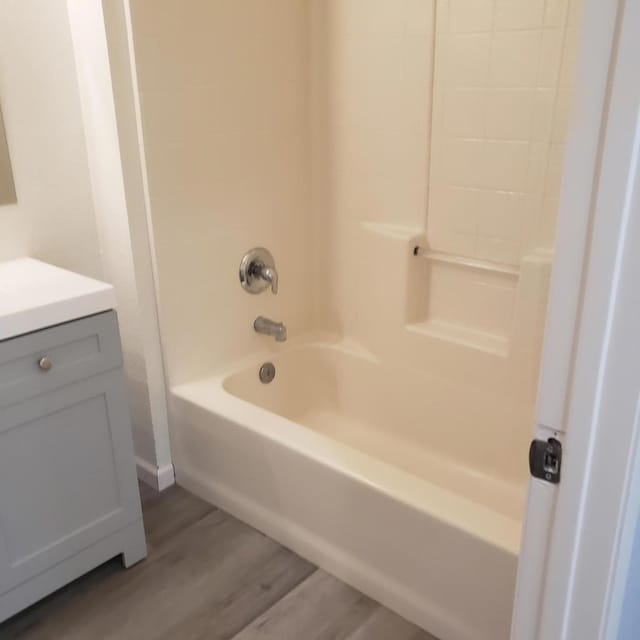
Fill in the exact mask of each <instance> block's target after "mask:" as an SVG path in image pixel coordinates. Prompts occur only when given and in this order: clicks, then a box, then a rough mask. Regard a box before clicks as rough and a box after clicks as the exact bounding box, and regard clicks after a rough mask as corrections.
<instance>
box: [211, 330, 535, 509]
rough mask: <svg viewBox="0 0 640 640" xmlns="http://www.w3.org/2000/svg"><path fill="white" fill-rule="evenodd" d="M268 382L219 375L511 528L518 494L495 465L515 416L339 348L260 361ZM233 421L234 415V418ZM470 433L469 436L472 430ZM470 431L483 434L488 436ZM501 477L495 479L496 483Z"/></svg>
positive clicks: (241, 393)
mask: <svg viewBox="0 0 640 640" xmlns="http://www.w3.org/2000/svg"><path fill="white" fill-rule="evenodd" d="M263 357H264V358H266V360H265V361H267V362H272V363H273V364H274V365H275V368H276V376H275V378H274V380H273V381H272V382H271V383H268V384H265V383H262V382H261V381H260V378H259V375H258V372H259V367H260V366H261V364H262V363H263V362H262V361H260V360H259V359H257V360H255V361H249V362H245V363H244V364H243V365H241V366H238V367H237V369H236V370H234V371H233V372H231V373H229V374H223V375H222V376H221V377H220V379H221V384H222V387H223V389H224V390H225V391H226V392H228V393H229V394H232V395H233V396H236V397H237V398H240V399H242V400H244V401H246V402H249V403H251V404H253V405H256V406H258V407H261V408H263V409H266V410H267V411H270V412H272V413H275V414H277V415H279V416H282V417H283V418H286V419H288V420H290V421H292V422H295V423H298V424H301V425H303V426H305V427H308V428H310V429H313V430H314V431H316V432H318V433H320V434H322V435H324V436H328V437H330V438H332V439H334V440H336V441H338V442H340V443H343V444H346V445H348V446H349V447H352V448H354V449H357V450H359V451H362V452H364V453H366V454H368V455H370V456H372V457H373V458H375V459H377V460H381V461H383V462H386V463H388V464H391V465H393V466H395V467H397V468H398V469H401V470H403V471H406V472H408V473H410V474H412V475H415V476H417V477H420V478H422V479H424V480H426V481H428V482H432V483H434V484H437V485H440V486H442V487H443V488H446V489H448V490H451V491H453V492H455V493H458V494H460V495H462V496H464V497H466V498H468V499H470V500H473V501H476V502H479V503H481V504H484V505H485V506H487V507H489V508H491V509H494V510H496V511H498V512H500V513H502V514H503V515H506V516H508V517H510V518H513V519H514V520H519V519H520V517H521V515H522V509H523V497H524V492H523V486H522V483H521V482H519V481H518V480H519V478H512V477H508V475H506V474H504V472H503V469H502V468H501V467H498V472H497V473H496V464H495V458H496V456H499V455H500V452H499V450H500V451H502V450H504V451H505V452H506V451H508V449H509V448H508V447H504V446H503V445H500V446H496V442H495V439H497V438H498V437H499V435H500V431H501V429H500V428H499V427H497V426H496V425H499V424H500V422H501V421H502V422H504V421H511V420H512V419H513V417H514V415H515V414H516V413H517V411H518V407H517V406H514V407H511V408H510V410H509V411H510V413H509V412H508V413H507V414H505V411H504V409H505V407H504V403H492V402H491V401H490V398H485V399H484V402H482V403H480V402H476V403H469V404H466V403H462V402H459V401H456V400H457V394H458V393H459V388H458V387H457V385H447V384H446V382H444V381H443V379H442V378H441V377H440V376H437V377H435V378H430V377H429V376H425V375H424V374H423V373H421V372H420V371H411V370H408V369H407V368H405V367H400V368H397V369H393V368H391V367H386V366H384V365H383V364H382V363H381V362H380V361H378V360H376V359H375V358H373V357H371V356H370V355H368V354H363V353H362V352H361V351H359V350H357V349H354V348H353V346H352V345H349V344H342V343H330V342H321V341H318V340H317V338H316V339H315V340H302V341H299V342H298V344H296V345H294V346H292V347H291V348H288V349H284V350H281V351H280V352H278V353H265V354H263ZM239 413H241V411H240V412H239ZM474 425H475V427H474ZM478 425H490V426H492V427H493V429H494V432H493V433H491V431H490V430H488V429H486V428H482V429H481V428H478ZM501 472H502V473H501Z"/></svg>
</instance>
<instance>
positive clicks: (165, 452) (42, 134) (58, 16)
mask: <svg viewBox="0 0 640 640" xmlns="http://www.w3.org/2000/svg"><path fill="white" fill-rule="evenodd" d="M112 4H113V3H112ZM81 6H84V8H85V9H86V10H91V8H93V9H95V10H99V11H100V10H101V5H99V4H95V3H82V4H81ZM99 17H100V20H101V12H100V14H99ZM94 26H95V25H94ZM100 26H101V28H102V32H101V33H102V41H100V40H99V39H96V38H92V33H91V32H90V30H88V29H89V25H85V24H78V22H76V23H75V27H76V29H75V33H73V34H72V29H71V24H70V22H69V15H68V11H67V2H66V0H3V1H2V2H0V104H1V106H2V111H3V116H4V121H5V127H6V133H7V139H8V144H9V151H10V154H11V160H12V167H13V173H14V178H15V183H16V191H17V199H18V202H17V204H15V205H8V206H4V207H0V260H3V259H9V258H12V257H16V256H21V255H31V256H34V257H38V258H41V259H43V260H46V261H49V262H52V263H54V264H57V265H59V266H62V267H65V268H68V269H72V270H74V271H77V272H79V273H83V274H85V275H89V276H93V277H97V278H102V279H105V280H107V281H109V282H111V283H112V284H114V286H115V288H116V297H117V300H118V317H119V322H120V330H121V335H122V342H123V352H124V358H125V374H126V378H127V387H128V391H129V402H130V407H131V412H132V425H133V435H134V441H135V448H136V454H137V455H138V456H139V458H141V459H142V460H143V463H146V467H149V468H151V469H152V470H153V469H154V468H155V467H156V466H157V465H159V466H163V465H165V466H166V465H169V466H170V454H169V446H168V436H167V435H166V406H165V405H164V395H163V393H164V381H163V370H162V362H161V358H160V363H159V364H158V359H157V358H156V360H151V362H152V363H153V364H152V366H153V367H154V371H153V376H150V375H149V374H148V371H147V366H148V365H147V352H146V349H147V347H149V343H150V342H152V341H153V340H155V342H156V350H157V352H158V353H159V352H160V346H159V337H158V335H157V332H156V333H155V334H154V333H153V331H152V330H149V329H148V327H147V326H145V328H144V329H143V320H144V319H145V318H146V317H147V316H146V315H145V313H144V312H143V311H144V310H143V311H141V308H140V302H139V300H140V296H139V291H138V288H137V286H136V280H135V277H134V273H133V260H132V257H131V239H130V233H129V225H128V220H127V204H126V202H125V201H124V197H123V194H122V188H123V187H122V181H123V176H122V167H121V162H120V156H119V149H118V139H117V131H116V129H115V119H112V121H109V118H108V116H109V109H111V113H112V112H113V94H112V90H111V85H110V84H109V87H108V92H106V93H105V92H102V93H101V92H100V89H101V86H100V80H101V79H102V80H104V79H105V77H106V78H107V79H108V71H109V66H108V63H109V60H108V58H107V50H106V45H105V43H104V25H103V23H102V22H101V21H100ZM98 34H100V32H98ZM72 35H74V36H75V43H76V45H78V46H80V48H81V51H83V52H84V53H85V54H86V56H89V55H91V54H95V58H94V59H93V60H91V61H89V67H87V66H83V64H84V63H86V62H87V61H88V58H87V57H86V56H85V57H84V58H83V56H82V55H80V57H79V58H78V56H77V55H75V56H74V48H73V44H74V38H72ZM125 35H126V34H125ZM83 38H87V39H86V40H83ZM101 42H102V49H100V43H101ZM75 53H76V54H77V53H78V51H77V50H76V52H75ZM105 69H106V72H105ZM99 72H102V74H103V75H102V76H101V75H100V73H99ZM78 79H80V87H81V88H82V89H83V91H82V92H80V91H79V85H78ZM81 98H82V99H81ZM110 122H111V125H112V128H111V129H109V128H108V126H107V125H108V124H109V123H110ZM118 180H119V183H118ZM118 186H119V189H120V191H118ZM146 241H147V240H146V234H145V242H146ZM153 304H154V303H153V302H152V303H151V304H150V305H149V304H148V305H147V310H148V308H149V307H150V306H153ZM158 377H159V380H160V387H161V388H160V392H157V390H151V389H150V384H151V383H150V379H153V380H154V383H155V385H156V387H157V386H158ZM163 407H164V414H165V415H164V416H163ZM163 418H164V422H163ZM156 426H157V428H158V429H157V431H158V432H157V433H156V430H154V427H156ZM163 428H164V432H165V436H164V438H163V437H162V430H163ZM169 475H172V474H166V477H168V476H169Z"/></svg>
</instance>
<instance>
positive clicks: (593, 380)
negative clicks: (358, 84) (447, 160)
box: [512, 0, 640, 640]
mask: <svg viewBox="0 0 640 640" xmlns="http://www.w3.org/2000/svg"><path fill="white" fill-rule="evenodd" d="M639 29H640V12H639V6H638V3H637V2H635V3H634V2H633V1H627V0H623V1H622V2H620V3H616V2H607V3H603V2H600V1H598V0H595V1H591V0H590V1H588V2H587V3H586V5H585V19H584V34H583V45H582V50H581V63H580V74H579V81H578V106H577V109H576V116H575V118H574V121H573V122H572V123H571V125H570V138H569V146H568V155H567V162H566V164H565V180H564V184H563V194H562V200H561V208H560V216H559V228H558V242H557V246H556V255H557V259H556V263H555V265H554V272H553V279H552V288H551V294H550V303H549V310H548V320H547V333H546V337H545V348H544V353H543V361H542V370H541V380H540V387H539V395H538V408H537V424H536V426H535V432H534V437H535V438H538V439H541V440H547V439H548V438H550V437H555V438H557V439H559V440H561V441H562V442H563V448H564V461H563V466H562V470H561V473H562V477H561V481H560V483H559V484H558V485H554V484H550V483H548V482H545V481H544V480H537V479H531V481H530V484H529V497H528V505H527V512H526V517H525V523H524V533H523V544H522V549H521V556H520V567H519V574H518V587H517V591H516V601H515V607H514V617H513V626H512V640H538V639H543V638H544V639H550V638H553V639H554V640H565V639H566V640H569V639H573V638H576V639H577V638H580V639H581V640H588V639H589V638H594V639H596V638H603V637H613V636H609V635H607V633H608V632H607V631H605V629H606V628H607V624H608V622H607V621H608V613H607V612H608V611H609V610H610V605H611V602H610V595H611V593H612V589H611V586H612V584H613V583H612V567H613V564H614V555H615V553H616V545H617V539H618V537H619V533H618V529H619V527H618V522H619V519H620V515H621V513H622V512H621V509H623V508H624V507H623V505H624V502H625V484H626V482H627V480H626V478H627V470H628V468H629V466H630V465H631V463H632V460H630V459H629V451H630V449H631V447H630V445H631V442H632V437H633V435H634V417H633V416H634V414H633V412H634V411H635V402H636V401H637V393H638V386H639V385H640V379H639V378H640V374H639V373H638V372H637V371H635V369H634V367H633V366H632V365H633V364H634V363H633V360H634V358H635V360H637V359H638V358H637V351H635V352H634V349H633V341H632V340H631V339H630V338H631V337H632V334H631V333H630V327H629V326H628V324H625V318H626V316H628V313H629V311H628V309H629V308H632V307H633V303H632V301H631V298H632V297H633V293H634V292H635V289H633V288H632V283H633V281H634V279H635V281H636V282H637V278H638V277H639V275H640V274H638V275H635V278H634V273H633V271H634V269H637V268H639V267H640V265H638V264H636V265H634V264H633V263H632V260H633V259H634V257H635V256H634V254H637V250H636V251H635V252H634V251H631V250H630V247H632V246H633V243H634V242H635V246H636V247H637V246H638V244H639V243H640V236H639V235H638V234H639V233H640V229H639V228H638V218H639V217H640V210H638V209H634V206H637V203H636V201H635V200H634V198H636V195H635V186H636V184H638V181H639V178H638V175H637V155H638V139H637V128H638V109H639V108H640V87H638V83H637V79H634V78H635V75H634V74H635V73H636V71H635V69H636V66H637V65H636V60H637V59H638V55H639V51H638V46H637V44H636V42H637V36H634V35H633V33H634V31H635V34H637V33H638V30H639ZM634 203H635V204H634ZM636 262H637V258H636ZM625 296H626V297H625ZM630 296H631V297H630ZM625 333H626V336H625ZM625 338H626V339H625ZM634 353H635V354H636V356H634ZM625 358H626V360H625ZM625 367H626V371H627V374H626V375H625V376H624V377H623V378H620V379H619V380H618V381H617V383H616V382H615V381H616V376H619V374H620V372H621V371H625ZM636 368H637V367H636ZM634 376H635V377H634ZM621 381H624V384H621ZM634 394H635V397H634ZM630 398H631V399H632V402H631V403H630V402H629V399H630ZM614 425H615V427H614ZM612 435H615V437H612ZM603 463H604V464H603Z"/></svg>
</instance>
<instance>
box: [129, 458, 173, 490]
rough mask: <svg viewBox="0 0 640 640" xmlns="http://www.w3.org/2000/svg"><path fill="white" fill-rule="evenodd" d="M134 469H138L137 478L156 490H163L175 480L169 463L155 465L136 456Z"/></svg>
mask: <svg viewBox="0 0 640 640" xmlns="http://www.w3.org/2000/svg"><path fill="white" fill-rule="evenodd" d="M136 469H137V471H138V479H139V480H140V481H142V482H144V483H145V484H148V485H149V486H150V487H153V488H154V489H155V490H156V491H164V490H165V489H168V488H169V487H170V486H171V485H173V484H175V482H176V477H175V474H174V471H173V465H172V464H171V463H169V464H166V465H164V466H163V467H156V465H154V464H151V463H150V462H147V461H146V460H143V459H142V458H139V457H137V456H136Z"/></svg>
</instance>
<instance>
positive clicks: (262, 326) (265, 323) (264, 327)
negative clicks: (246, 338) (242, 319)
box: [253, 316, 287, 342]
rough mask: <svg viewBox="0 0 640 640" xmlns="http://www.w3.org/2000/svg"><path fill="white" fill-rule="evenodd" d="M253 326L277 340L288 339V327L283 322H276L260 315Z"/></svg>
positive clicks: (257, 330) (258, 331)
mask: <svg viewBox="0 0 640 640" xmlns="http://www.w3.org/2000/svg"><path fill="white" fill-rule="evenodd" d="M253 328H254V329H255V330H256V332H257V333H263V334H264V335H265V336H272V337H273V338H275V339H276V342H284V341H285V340H286V339H287V327H285V326H284V324H283V323H282V322H274V321H273V320H269V318H264V317H263V316H258V317H257V318H256V319H255V322H254V323H253Z"/></svg>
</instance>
